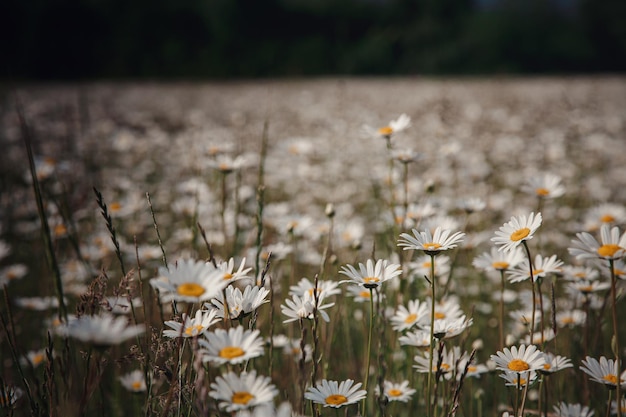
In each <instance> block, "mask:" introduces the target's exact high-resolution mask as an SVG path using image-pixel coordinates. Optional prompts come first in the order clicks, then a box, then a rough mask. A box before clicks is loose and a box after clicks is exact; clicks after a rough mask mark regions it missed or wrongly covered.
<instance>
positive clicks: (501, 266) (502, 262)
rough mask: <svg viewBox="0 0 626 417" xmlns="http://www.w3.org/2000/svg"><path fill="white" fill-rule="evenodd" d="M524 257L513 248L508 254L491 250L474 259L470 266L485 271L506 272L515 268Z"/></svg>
mask: <svg viewBox="0 0 626 417" xmlns="http://www.w3.org/2000/svg"><path fill="white" fill-rule="evenodd" d="M525 257H526V256H525V255H524V252H522V250H521V249H520V248H515V249H513V250H511V251H509V252H502V251H499V250H498V248H491V250H490V252H484V253H482V254H480V255H478V256H477V257H476V258H474V260H473V261H472V265H474V267H476V268H478V269H482V270H485V271H506V270H508V269H511V268H514V267H515V266H517V265H518V264H519V263H521V262H522V261H523V260H524V259H525Z"/></svg>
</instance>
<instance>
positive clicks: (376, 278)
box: [339, 259, 402, 289]
mask: <svg viewBox="0 0 626 417" xmlns="http://www.w3.org/2000/svg"><path fill="white" fill-rule="evenodd" d="M339 273H340V274H343V275H346V276H347V277H348V278H350V279H349V280H344V281H340V282H339V283H340V284H342V283H345V282H351V283H354V284H359V285H362V286H364V287H365V288H367V289H374V288H378V287H379V286H380V285H381V284H382V283H383V282H385V281H388V280H390V279H392V278H395V277H397V276H399V275H401V274H402V268H400V265H398V264H390V263H388V261H387V260H383V259H379V260H378V261H376V264H374V261H373V260H372V259H368V260H367V262H366V263H365V265H364V264H362V263H359V269H358V270H357V269H356V268H355V267H353V266H352V265H345V266H342V267H341V270H340V271H339Z"/></svg>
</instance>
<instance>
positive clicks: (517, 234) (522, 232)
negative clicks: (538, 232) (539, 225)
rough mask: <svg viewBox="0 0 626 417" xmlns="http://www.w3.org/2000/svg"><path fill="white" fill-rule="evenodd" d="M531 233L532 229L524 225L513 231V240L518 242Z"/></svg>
mask: <svg viewBox="0 0 626 417" xmlns="http://www.w3.org/2000/svg"><path fill="white" fill-rule="evenodd" d="M529 234H530V229H529V228H528V227H524V228H522V229H519V230H516V231H514V232H513V233H511V240H512V241H513V242H518V241H520V240H522V239H524V238H526V237H527V236H528V235H529Z"/></svg>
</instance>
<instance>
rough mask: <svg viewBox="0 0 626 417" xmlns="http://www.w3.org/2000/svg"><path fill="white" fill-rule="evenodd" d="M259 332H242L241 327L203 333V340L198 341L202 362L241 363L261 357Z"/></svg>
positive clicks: (261, 346) (261, 342) (256, 330)
mask: <svg viewBox="0 0 626 417" xmlns="http://www.w3.org/2000/svg"><path fill="white" fill-rule="evenodd" d="M259 333H260V331H259V330H258V329H255V330H244V328H243V326H237V327H231V328H230V329H228V330H224V329H215V331H213V332H208V333H205V334H204V335H203V336H204V337H205V339H200V340H198V344H199V345H200V347H202V348H203V349H202V350H201V353H202V355H203V358H202V361H203V362H209V361H211V362H213V363H217V364H218V365H221V364H224V363H230V364H235V363H241V362H245V361H247V360H249V359H252V358H256V357H257V356H261V355H263V346H264V344H265V343H264V341H263V339H262V338H260V337H259Z"/></svg>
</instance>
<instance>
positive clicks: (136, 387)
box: [130, 381, 141, 391]
mask: <svg viewBox="0 0 626 417" xmlns="http://www.w3.org/2000/svg"><path fill="white" fill-rule="evenodd" d="M130 387H131V388H132V389H133V391H139V390H140V389H141V381H134V382H133V383H132V384H130Z"/></svg>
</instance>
